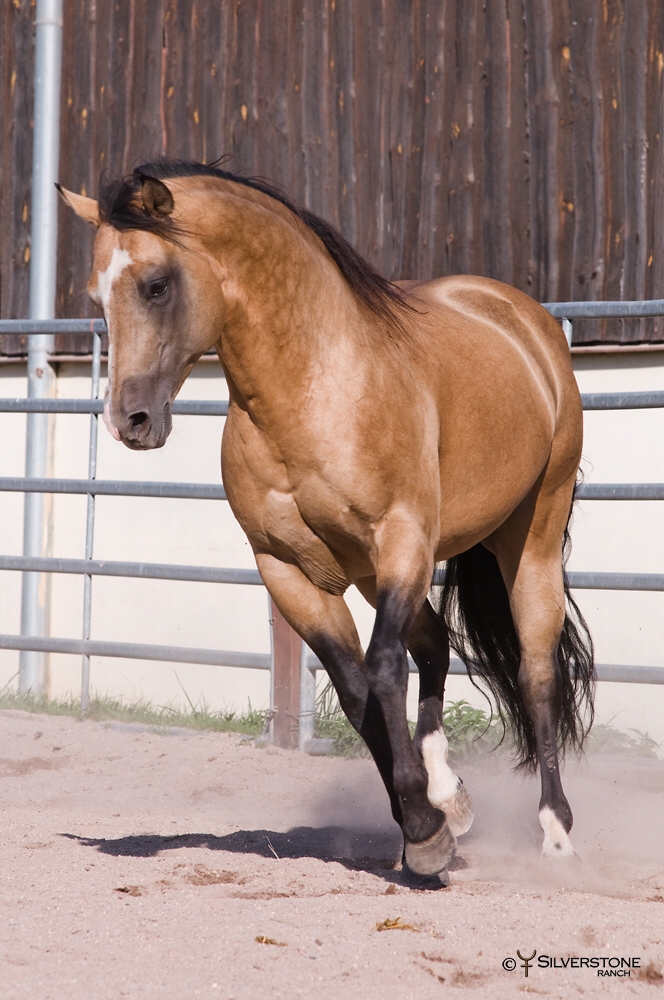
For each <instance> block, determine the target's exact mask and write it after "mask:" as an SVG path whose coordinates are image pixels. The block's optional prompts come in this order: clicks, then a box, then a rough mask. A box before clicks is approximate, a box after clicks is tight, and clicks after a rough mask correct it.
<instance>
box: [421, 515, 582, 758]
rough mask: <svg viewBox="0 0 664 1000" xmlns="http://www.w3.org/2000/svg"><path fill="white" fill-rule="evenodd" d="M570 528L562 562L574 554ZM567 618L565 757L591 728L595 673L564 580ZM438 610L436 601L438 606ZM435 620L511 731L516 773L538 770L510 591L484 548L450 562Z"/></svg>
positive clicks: (563, 640)
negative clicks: (521, 687)
mask: <svg viewBox="0 0 664 1000" xmlns="http://www.w3.org/2000/svg"><path fill="white" fill-rule="evenodd" d="M569 548H570V538H569V530H568V528H566V529H565V534H564V537H563V546H562V553H561V557H562V559H563V565H564V564H565V563H566V562H567V557H568V555H569ZM565 597H566V602H567V608H568V610H567V612H566V614H565V623H564V625H563V630H562V634H561V636H560V642H559V644H558V654H557V656H558V667H559V669H560V675H561V680H562V706H561V713H560V722H559V725H558V743H559V749H560V750H561V752H564V751H565V749H566V748H568V747H574V748H576V749H579V750H580V749H581V747H582V745H583V741H584V739H585V737H586V736H587V734H588V731H589V729H590V727H591V725H592V722H593V717H594V712H593V695H594V682H595V666H594V652H593V642H592V639H591V637H590V632H589V631H588V626H587V624H586V622H585V620H584V617H583V615H582V614H581V612H580V610H579V608H578V605H577V603H576V601H575V600H574V598H573V597H572V595H571V594H570V591H569V585H568V583H567V577H566V576H565ZM437 603H438V602H437ZM437 610H438V613H439V614H440V615H441V617H442V618H443V619H444V621H445V624H446V625H447V628H448V631H449V636H450V645H451V646H452V648H453V649H454V650H455V652H456V653H457V655H458V656H459V657H460V658H461V659H462V660H463V661H464V663H465V664H466V666H467V667H468V675H469V677H470V679H471V681H472V682H473V683H475V680H474V677H477V678H478V679H479V680H481V681H482V682H483V683H484V685H485V686H486V687H487V688H488V689H489V691H490V692H491V694H492V696H493V698H494V700H495V703H496V706H497V708H498V712H499V714H500V717H501V719H502V720H503V722H505V723H507V724H508V725H509V727H510V731H511V734H512V737H513V739H514V742H515V745H516V751H517V758H518V762H519V767H524V768H526V769H529V770H535V769H536V768H537V746H536V743H535V730H534V728H533V724H532V722H531V721H530V719H529V718H528V715H527V713H526V710H525V706H524V704H523V700H522V698H521V693H520V691H519V686H518V684H517V673H518V670H519V661H520V658H521V654H520V649H519V640H518V638H517V634H516V630H515V628H514V622H513V620H512V612H511V610H510V605H509V600H508V597H507V589H506V587H505V584H504V582H503V578H502V575H501V573H500V569H499V568H498V562H497V560H496V557H495V556H494V555H493V554H492V553H491V552H489V551H488V549H485V548H484V546H483V545H482V544H479V545H475V546H473V548H472V549H469V550H468V551H467V552H462V553H461V554H460V555H458V556H454V558H452V559H449V560H448V561H447V565H446V568H445V582H444V585H443V587H442V592H441V594H440V600H439V606H438V609H437Z"/></svg>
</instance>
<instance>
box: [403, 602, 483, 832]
mask: <svg viewBox="0 0 664 1000" xmlns="http://www.w3.org/2000/svg"><path fill="white" fill-rule="evenodd" d="M408 649H409V650H410V654H411V656H412V657H413V660H414V661H415V663H416V665H417V669H418V671H419V680H420V692H419V703H418V712H417V728H416V730H415V739H414V743H415V748H416V749H417V750H419V753H420V755H421V757H422V760H423V761H424V766H425V768H426V771H427V775H428V784H427V798H428V799H429V802H430V803H431V805H432V806H434V808H436V809H440V810H441V811H442V812H444V813H445V817H446V819H447V823H448V826H449V828H450V830H451V831H452V833H453V834H454V836H455V837H460V836H461V835H462V834H464V833H467V832H468V830H470V827H471V826H472V823H473V819H474V812H473V803H472V800H471V797H470V795H469V794H468V790H467V789H466V786H465V785H464V783H463V781H462V780H461V778H460V777H459V776H458V775H457V774H455V773H454V771H453V770H452V768H451V767H450V765H449V763H448V759H447V758H448V751H449V746H448V742H447V737H446V736H445V732H444V730H443V697H444V693H445V680H446V678H447V672H448V670H449V665H450V645H449V639H448V634H447V627H446V625H445V623H444V622H443V620H442V619H441V618H439V616H438V615H437V614H436V612H435V611H434V609H433V608H432V607H431V604H430V603H429V601H428V600H427V601H425V602H424V604H423V606H422V609H421V611H420V612H419V614H418V615H417V617H416V619H415V621H414V623H413V626H412V628H411V630H410V636H409V639H408Z"/></svg>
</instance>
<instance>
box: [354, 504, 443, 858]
mask: <svg viewBox="0 0 664 1000" xmlns="http://www.w3.org/2000/svg"><path fill="white" fill-rule="evenodd" d="M391 527H392V526H391V525H389V524H387V525H386V526H385V530H384V531H383V532H381V537H379V546H380V549H379V560H378V563H379V565H378V570H379V571H378V573H377V584H376V621H375V625H374V629H373V634H372V637H371V642H370V644H369V648H368V649H367V654H366V673H367V680H368V682H369V687H370V688H371V691H372V692H373V694H374V695H375V697H376V699H377V700H378V702H379V704H380V707H381V710H382V713H383V716H384V718H385V723H386V726H387V731H388V734H389V741H390V746H391V749H392V757H393V760H394V767H393V781H394V788H395V790H396V792H397V795H398V796H399V800H400V802H401V809H402V813H403V823H402V830H403V835H404V857H405V861H406V863H407V865H408V867H409V868H410V869H411V871H413V872H414V873H416V874H417V875H425V876H428V875H437V874H438V873H440V872H445V871H446V869H447V865H448V864H449V862H450V860H451V858H452V857H453V855H454V850H455V839H454V835H453V834H452V832H451V830H450V828H449V826H448V824H447V821H446V819H445V814H444V813H443V812H442V811H441V810H440V809H438V808H436V807H435V806H433V805H432V804H431V802H430V801H429V798H428V795H427V788H428V784H429V775H428V773H427V769H426V767H425V765H424V761H423V759H422V756H421V755H420V753H418V751H417V750H416V749H415V747H414V745H413V741H412V739H411V737H410V732H409V730H408V721H407V715H406V695H407V688H408V658H407V653H406V643H407V641H408V638H409V636H410V631H411V627H412V625H413V623H414V621H415V619H416V618H417V615H418V613H419V611H420V609H421V607H422V604H423V603H424V600H425V597H426V592H427V589H428V584H429V581H430V579H431V576H430V574H431V570H432V565H430V564H429V559H427V555H426V549H425V548H424V546H422V552H421V553H420V554H421V556H422V558H421V559H418V558H417V556H418V552H417V548H418V546H417V542H416V541H414V539H413V535H412V533H410V532H409V533H407V534H406V535H405V537H404V533H403V528H401V526H400V525H399V524H397V525H396V531H390V528H391ZM381 550H382V551H381Z"/></svg>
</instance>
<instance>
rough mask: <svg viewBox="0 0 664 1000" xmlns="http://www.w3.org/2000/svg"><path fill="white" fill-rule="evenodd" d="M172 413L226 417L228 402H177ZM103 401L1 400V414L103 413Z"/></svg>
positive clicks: (202, 400)
mask: <svg viewBox="0 0 664 1000" xmlns="http://www.w3.org/2000/svg"><path fill="white" fill-rule="evenodd" d="M171 411H172V412H173V413H175V414H178V415H181V416H182V415H184V416H191V417H225V416H226V415H227V414H228V400H225V399H223V400H219V401H217V400H214V399H183V400H177V399H176V400H175V402H174V403H173V405H172V407H171ZM103 412H104V400H103V399H0V413H97V414H100V413H103Z"/></svg>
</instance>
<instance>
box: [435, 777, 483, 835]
mask: <svg viewBox="0 0 664 1000" xmlns="http://www.w3.org/2000/svg"><path fill="white" fill-rule="evenodd" d="M438 808H439V809H442V811H443V812H444V813H445V819H446V820H447V824H448V826H449V828H450V830H451V831H452V833H453V835H454V836H455V837H460V836H461V835H462V834H464V833H468V831H469V830H470V828H471V826H472V825H473V820H474V819H475V812H474V810H473V800H472V799H471V797H470V795H469V794H468V790H467V789H466V786H465V785H464V783H463V781H462V780H461V778H459V787H458V788H457V791H456V794H455V795H454V796H453V797H452V798H451V799H448V800H447V802H441V803H440V805H439V806H438Z"/></svg>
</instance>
